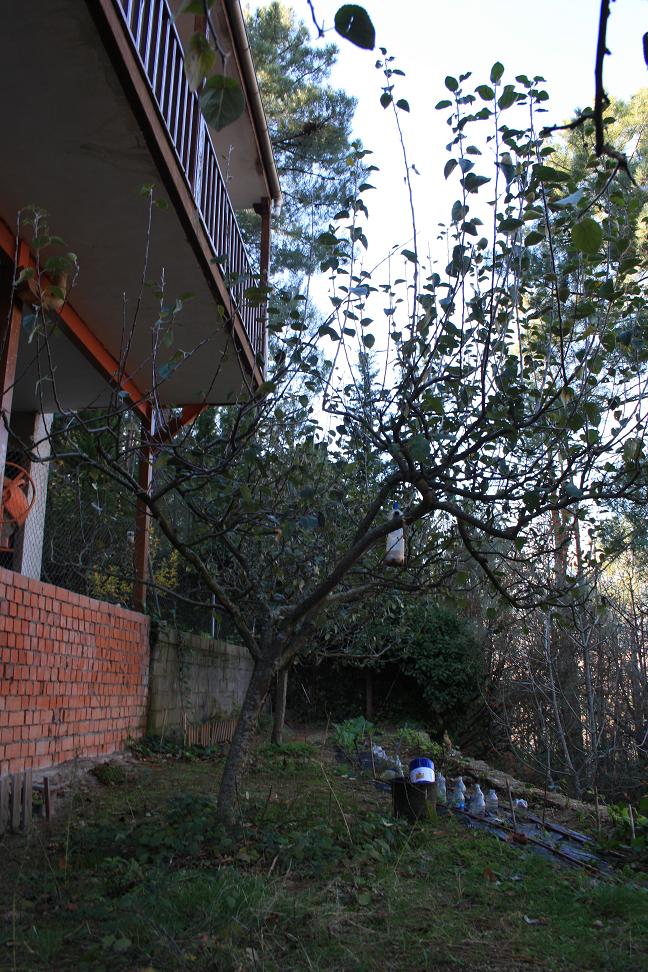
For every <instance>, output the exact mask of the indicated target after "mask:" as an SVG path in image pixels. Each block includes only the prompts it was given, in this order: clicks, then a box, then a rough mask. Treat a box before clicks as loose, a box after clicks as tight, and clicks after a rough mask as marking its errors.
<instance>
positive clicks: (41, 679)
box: [0, 568, 149, 773]
mask: <svg viewBox="0 0 648 972" xmlns="http://www.w3.org/2000/svg"><path fill="white" fill-rule="evenodd" d="M148 663H149V621H148V618H147V617H145V616H144V615H143V614H137V613H136V612H135V611H127V610H126V609H125V608H121V607H116V606H115V605H114V604H106V603H105V602H103V601H96V600H94V599H93V598H91V597H83V596H81V595H79V594H72V593H71V592H70V591H65V590H63V589H62V588H60V587H54V586H53V585H52V584H43V583H41V582H40V581H35V580H31V579H29V578H27V577H21V576H20V575H19V574H15V573H13V572H12V571H9V570H5V569H3V568H0V773H7V772H15V771H17V770H20V769H24V768H26V767H29V766H33V767H39V766H52V765H54V764H56V763H62V762H65V761H66V760H69V759H72V758H73V757H74V756H77V755H78V756H96V755H98V754H100V753H111V752H114V751H115V750H118V749H120V748H122V747H123V746H124V743H125V741H126V739H127V738H128V736H137V735H138V734H141V732H143V730H144V727H145V721H146V695H147V684H148Z"/></svg>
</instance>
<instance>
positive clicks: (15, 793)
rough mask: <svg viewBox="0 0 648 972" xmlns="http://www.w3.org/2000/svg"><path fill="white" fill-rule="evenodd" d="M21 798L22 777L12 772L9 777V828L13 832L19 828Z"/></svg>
mask: <svg viewBox="0 0 648 972" xmlns="http://www.w3.org/2000/svg"><path fill="white" fill-rule="evenodd" d="M21 798H22V777H21V775H20V773H13V774H12V777H11V829H12V830H13V831H14V833H16V832H17V831H18V830H19V829H20V817H21V809H22V807H21V803H22V799H21Z"/></svg>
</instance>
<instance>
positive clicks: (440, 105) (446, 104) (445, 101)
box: [434, 98, 452, 111]
mask: <svg viewBox="0 0 648 972" xmlns="http://www.w3.org/2000/svg"><path fill="white" fill-rule="evenodd" d="M451 104H452V102H451V101H448V99H447V98H444V99H443V101H437V103H436V105H435V106H434V107H435V109H436V111H440V110H441V108H449V107H450V105H451Z"/></svg>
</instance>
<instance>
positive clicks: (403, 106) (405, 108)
mask: <svg viewBox="0 0 648 972" xmlns="http://www.w3.org/2000/svg"><path fill="white" fill-rule="evenodd" d="M396 107H397V108H400V109H401V111H409V110H410V106H409V101H406V100H405V98H400V99H399V100H398V101H397V102H396Z"/></svg>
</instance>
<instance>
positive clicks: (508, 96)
mask: <svg viewBox="0 0 648 972" xmlns="http://www.w3.org/2000/svg"><path fill="white" fill-rule="evenodd" d="M516 101H517V94H516V93H515V88H514V87H513V85H512V84H507V85H506V87H505V88H504V91H503V92H502V94H501V96H500V98H499V101H498V102H497V104H498V107H499V108H500V109H501V110H502V111H505V110H506V109H507V108H510V107H511V105H514V104H515V102H516Z"/></svg>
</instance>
